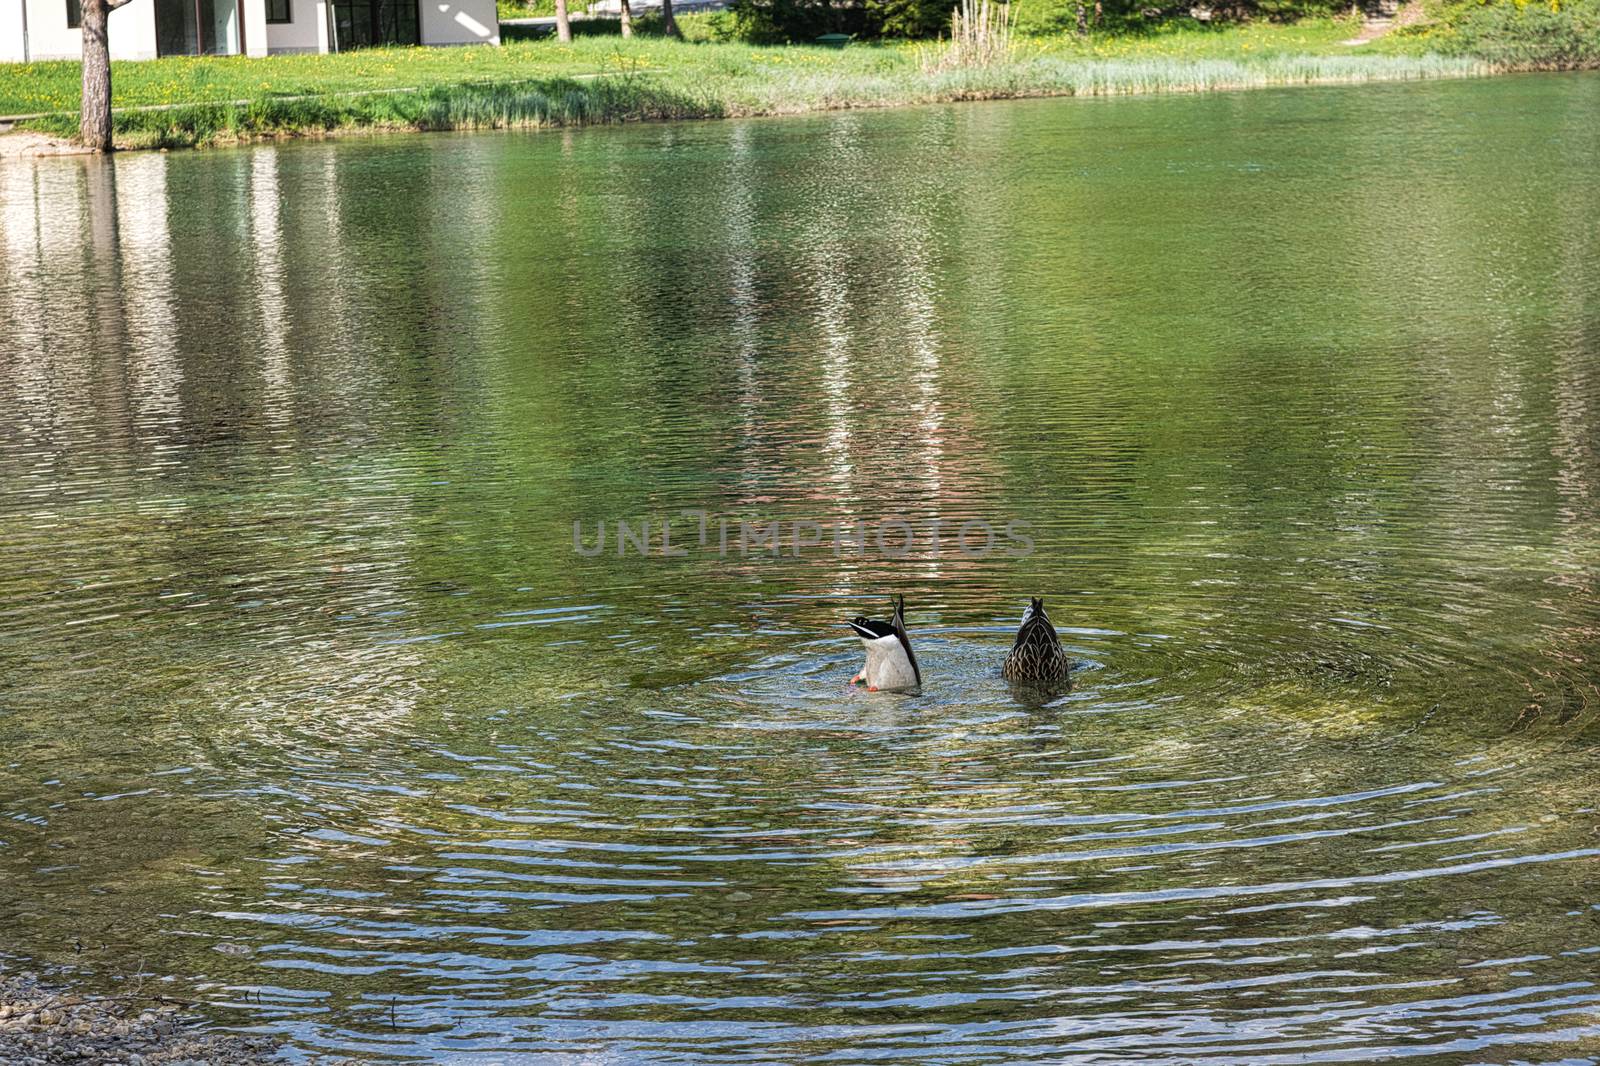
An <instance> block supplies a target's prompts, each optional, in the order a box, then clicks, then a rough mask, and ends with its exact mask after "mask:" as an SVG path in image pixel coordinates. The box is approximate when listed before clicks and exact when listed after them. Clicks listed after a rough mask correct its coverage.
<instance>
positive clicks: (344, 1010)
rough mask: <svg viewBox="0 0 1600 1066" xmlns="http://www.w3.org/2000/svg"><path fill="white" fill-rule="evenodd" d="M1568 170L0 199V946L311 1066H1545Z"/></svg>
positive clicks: (1584, 899) (1592, 1046)
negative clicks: (272, 1045)
mask: <svg viewBox="0 0 1600 1066" xmlns="http://www.w3.org/2000/svg"><path fill="white" fill-rule="evenodd" d="M1597 119H1600V76H1596V75H1592V74H1591V75H1560V76H1530V77H1507V78H1499V79H1492V80H1481V81H1471V82H1456V83H1441V84H1419V85H1391V86H1377V87H1364V88H1325V89H1296V90H1282V91H1259V92H1253V93H1245V94H1231V95H1213V96H1199V97H1192V98H1183V99H1179V98H1170V99H1130V100H1098V101H1071V100H1066V101H1037V102H1023V103H1008V104H999V105H966V106H956V107H939V108H929V109H919V110H908V111H899V112H883V113H841V114H835V115H824V116H817V117H809V118H801V119H786V120H776V121H771V120H769V121H752V122H723V123H710V124H700V125H683V126H655V127H647V128H633V129H617V130H591V131H584V132H579V133H545V134H537V135H510V134H494V135H473V136H448V135H439V136H418V137H408V138H394V139H372V140H361V141H354V140H352V141H347V142H337V143H323V144H289V145H283V146H276V147H275V146H262V147H255V148H250V149H241V150H237V151H212V152H193V153H187V154H172V155H163V154H141V155H126V156H120V157H116V158H114V159H112V160H109V161H106V160H96V159H87V160H85V159H46V160H39V161H34V162H8V163H5V164H0V561H3V568H0V955H3V957H4V958H5V959H7V960H8V962H9V965H11V966H13V967H16V966H28V967H34V968H59V969H60V970H61V971H64V972H65V973H64V976H65V978H66V979H69V980H73V981H78V982H81V983H83V984H84V985H85V986H86V987H91V988H99V989H108V988H112V989H117V988H121V989H125V988H126V987H127V986H128V984H129V983H130V982H132V981H135V980H137V979H138V977H139V975H140V974H145V975H149V976H148V977H146V978H145V981H146V987H148V986H149V985H150V983H151V982H155V981H158V980H160V981H162V982H163V983H162V984H161V985H160V987H162V988H163V989H165V990H166V991H167V992H168V993H169V994H171V995H176V996H181V997H184V998H191V999H195V1000H197V1001H200V1002H201V1003H202V1004H204V1005H205V1007H204V1009H205V1011H206V1012H207V1013H208V1014H209V1016H211V1017H212V1018H213V1019H214V1020H216V1021H218V1022H220V1023H223V1024H227V1025H233V1026H240V1027H252V1028H256V1029H258V1030H261V1031H266V1032H273V1033H278V1034H282V1035H284V1036H285V1037H287V1038H288V1039H289V1040H290V1041H291V1043H292V1050H293V1054H294V1055H295V1056H298V1057H300V1058H306V1057H309V1056H314V1055H317V1054H324V1053H330V1054H344V1055H350V1056H356V1057H361V1056H370V1057H373V1058H376V1059H381V1060H411V1059H424V1060H432V1061H447V1062H473V1063H478V1062H482V1063H490V1062H516V1063H534V1064H542V1063H550V1064H557V1063H559V1064H565V1063H586V1064H587V1063H606V1064H634V1063H648V1064H674V1066H678V1064H694V1066H700V1064H716V1063H741V1064H746V1063H813V1062H818V1063H839V1064H844V1063H908V1064H918V1066H922V1064H935V1063H937V1064H957V1066H973V1064H991V1063H1016V1062H1036V1063H1046V1062H1048V1063H1075V1064H1076V1063H1085V1064H1086V1063H1104V1062H1120V1061H1139V1062H1161V1063H1180V1062H1181V1063H1206V1064H1224V1063H1239V1064H1272V1063H1289V1062H1296V1063H1301V1062H1352V1063H1354V1062H1370V1061H1375V1060H1379V1059H1400V1058H1412V1059H1416V1060H1419V1061H1437V1062H1452V1063H1454V1062H1460V1063H1469V1062H1474V1063H1475V1062H1512V1061H1530V1062H1533V1061H1537V1062H1550V1061H1558V1060H1560V1061H1566V1062H1594V1061H1596V1060H1597V1059H1600V987H1597V983H1596V982H1597V979H1600V887H1597V886H1600V877H1597V874H1600V865H1597V863H1596V858H1597V856H1600V797H1597V788H1600V772H1597V768H1600V762H1597V752H1596V742H1597V740H1600V733H1597V730H1596V725H1595V723H1596V717H1597V713H1600V698H1597V689H1596V686H1597V685H1600V671H1597V667H1596V657H1597V655H1600V598H1597V595H1600V195H1597V192H1596V190H1597V188H1600V186H1597V184H1596V175H1600V121H1597ZM686 509H687V510H698V511H704V512H707V514H708V515H709V518H708V524H707V530H708V535H707V536H706V538H705V541H704V543H702V541H701V539H700V530H699V524H698V521H699V520H698V518H697V517H696V516H694V515H688V516H685V515H683V514H682V513H681V512H682V511H684V510H686ZM669 519H670V520H671V521H672V522H673V525H672V528H671V532H670V536H671V538H672V550H673V552H674V553H676V552H679V551H681V552H682V553H683V554H681V555H680V554H673V555H671V556H666V555H663V554H662V552H661V551H660V548H661V543H660V527H661V523H662V522H663V521H664V520H669ZM619 521H627V522H629V523H630V528H632V529H637V528H638V526H639V525H640V524H641V523H642V522H646V521H648V522H649V523H651V535H650V541H649V544H650V547H651V549H652V551H651V553H650V554H641V553H639V552H638V551H637V550H634V549H633V548H632V547H631V546H628V545H625V550H624V551H623V552H622V554H620V555H619V553H618V551H617V545H616V542H615V539H614V533H615V530H616V523H617V522H619ZM575 522H576V523H578V524H579V532H580V540H579V544H580V545H583V546H585V548H586V550H587V549H588V548H589V547H592V546H593V545H594V543H595V537H596V533H597V530H598V529H599V528H601V527H602V526H604V527H606V528H607V529H608V530H609V531H610V532H611V533H612V534H613V539H612V540H611V541H609V542H608V543H607V545H606V548H605V550H604V551H602V552H601V553H600V554H597V555H594V556H592V557H591V556H587V555H584V554H581V553H579V552H577V551H575V550H574V539H573V527H574V523H575ZM723 522H728V523H731V524H732V525H731V527H730V528H731V529H732V530H733V531H734V532H733V533H732V534H731V538H732V543H731V544H730V547H729V548H728V550H726V551H723V550H721V548H720V538H719V530H720V529H721V528H722V523H723ZM772 522H779V523H782V525H780V526H779V527H778V528H779V529H780V531H781V530H785V529H788V530H791V531H792V530H794V529H796V528H803V529H804V530H806V531H807V535H806V536H805V537H803V539H809V530H810V528H811V527H810V526H809V525H803V524H805V523H816V525H817V528H818V530H819V531H822V533H823V536H822V543H820V544H817V545H809V544H807V545H802V547H801V548H800V549H799V550H796V549H795V547H794V544H793V542H792V533H781V534H780V549H781V550H779V551H776V552H775V551H772V550H769V549H768V548H767V546H765V545H758V546H755V547H753V548H750V547H748V546H745V547H746V548H747V549H748V550H741V543H740V541H739V540H738V537H739V532H738V531H739V530H742V529H746V528H747V526H746V523H755V524H756V526H757V528H760V529H765V528H767V526H768V524H770V523H772ZM895 522H904V523H906V524H907V525H908V526H909V527H910V528H911V529H912V532H913V534H914V536H915V538H916V539H915V540H914V541H913V543H912V544H911V545H910V550H908V551H901V550H899V548H898V543H897V542H896V541H895V537H894V536H891V537H890V538H889V542H888V543H886V544H885V545H884V546H880V545H878V544H877V543H876V542H875V540H874V539H873V535H872V532H871V531H874V530H881V529H884V528H885V527H886V523H888V524H889V525H888V527H887V528H890V529H899V528H902V527H899V526H896V525H893V524H892V523H895ZM856 523H860V524H861V528H862V529H863V530H865V531H868V532H867V534H866V537H867V543H866V545H865V547H864V548H858V547H856V546H855V545H854V544H851V543H846V544H843V545H839V544H838V542H837V541H836V540H835V539H832V535H833V534H835V533H836V532H837V529H838V528H839V527H840V526H843V527H844V528H846V529H853V528H855V524H856ZM935 523H937V524H938V533H937V534H936V533H935V532H934V524H935ZM963 528H966V530H967V531H968V533H969V538H968V541H967V542H966V548H968V549H971V548H973V547H974V546H976V547H979V548H983V547H985V546H986V545H985V544H984V542H983V540H982V537H981V535H980V532H981V531H982V530H984V529H989V530H993V531H996V532H997V535H998V540H997V542H996V544H995V545H994V546H993V550H989V551H984V550H976V551H974V550H963V544H962V543H961V542H960V541H959V539H958V537H957V536H956V534H957V533H958V532H959V531H960V530H962V529H963ZM1008 529H1009V530H1011V531H1013V532H1017V533H1020V534H1021V538H1026V542H1024V540H1023V539H1021V538H1012V537H1009V536H1008V535H1007V533H1006V531H1007V530H1008ZM786 541H787V542H786ZM890 593H904V594H905V596H906V598H907V604H908V616H909V621H910V625H911V628H912V637H913V640H914V642H915V644H916V647H917V651H918V656H919V659H920V662H921V666H922V672H923V675H924V681H925V684H924V688H923V691H922V692H921V693H920V694H918V695H909V696H908V695H890V694H882V693H880V694H870V693H867V692H865V691H861V690H849V689H847V687H846V684H845V682H846V680H847V679H848V678H849V677H850V675H851V674H852V673H854V672H855V670H856V669H858V668H859V666H860V662H861V653H860V649H859V645H858V644H857V643H856V641H855V640H854V638H853V637H852V636H851V635H850V633H849V631H848V630H846V629H844V628H842V623H843V622H844V621H845V620H846V619H848V618H849V617H851V616H853V615H856V614H861V613H866V614H873V615H881V614H883V613H884V611H885V608H886V605H887V597H888V595H889V594H890ZM1032 595H1042V596H1044V597H1045V598H1046V602H1047V605H1048V606H1049V609H1050V612H1051V615H1052V617H1053V618H1054V620H1055V622H1056V624H1057V627H1058V628H1059V630H1060V632H1061V634H1062V637H1063V639H1064V641H1065V643H1066V644H1067V645H1068V647H1069V650H1070V651H1071V653H1072V655H1073V656H1074V658H1075V659H1076V660H1077V661H1078V663H1079V669H1078V672H1077V681H1076V684H1075V685H1074V687H1073V688H1072V690H1071V691H1070V692H1067V693H1064V694H1062V693H1057V694H1054V695H1053V696H1051V695H1046V696H1038V695H1036V694H1029V693H1022V692H1017V691H1013V690H1012V689H1010V688H1008V687H1007V686H1006V684H1005V683H1004V682H1003V681H1001V679H1000V677H999V675H998V666H999V661H1000V657H1001V656H1002V655H1003V654H1004V651H1005V649H1006V647H1007V646H1008V644H1009V641H1010V637H1011V634H1012V633H1013V632H1014V630H1015V627H1016V622H1017V618H1018V616H1019V615H1020V613H1021V610H1022V607H1023V605H1024V604H1025V602H1026V599H1027V597H1029V596H1032Z"/></svg>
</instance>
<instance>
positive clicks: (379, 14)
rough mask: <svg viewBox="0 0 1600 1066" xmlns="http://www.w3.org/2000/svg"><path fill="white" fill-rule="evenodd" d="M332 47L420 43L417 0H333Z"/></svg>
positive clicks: (338, 48) (366, 46)
mask: <svg viewBox="0 0 1600 1066" xmlns="http://www.w3.org/2000/svg"><path fill="white" fill-rule="evenodd" d="M333 28H334V35H335V41H334V47H335V48H336V49H337V50H338V51H341V52H343V51H345V50H347V49H350V48H370V47H372V46H373V45H383V44H421V43H422V34H421V30H420V28H419V26H418V20H417V0H334V4H333Z"/></svg>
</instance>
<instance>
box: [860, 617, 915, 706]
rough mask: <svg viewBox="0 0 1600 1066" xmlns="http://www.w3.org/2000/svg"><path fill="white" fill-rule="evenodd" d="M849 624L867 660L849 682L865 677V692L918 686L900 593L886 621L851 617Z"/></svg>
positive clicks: (913, 656) (862, 679)
mask: <svg viewBox="0 0 1600 1066" xmlns="http://www.w3.org/2000/svg"><path fill="white" fill-rule="evenodd" d="M850 628H851V629H853V630H855V631H856V636H858V637H860V638H861V643H862V645H863V646H865V647H866V649H867V664H866V665H865V666H863V667H862V668H861V672H860V673H859V674H857V675H856V676H855V677H852V678H851V679H850V683H851V684H852V685H854V684H857V683H859V682H862V681H865V682H866V683H867V691H868V692H877V691H879V690H880V689H907V688H920V687H921V686H922V671H921V670H919V669H917V655H916V653H915V652H913V651H912V650H911V638H910V637H909V636H907V635H906V598H905V597H904V596H901V597H900V598H899V599H898V600H897V601H896V602H895V605H894V614H893V615H892V616H891V617H890V619H889V621H887V622H878V621H875V620H873V619H871V618H862V617H859V616H858V617H856V618H854V619H851V621H850Z"/></svg>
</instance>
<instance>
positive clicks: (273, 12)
mask: <svg viewBox="0 0 1600 1066" xmlns="http://www.w3.org/2000/svg"><path fill="white" fill-rule="evenodd" d="M267 21H268V22H293V21H294V20H293V19H291V18H290V17H289V0H267Z"/></svg>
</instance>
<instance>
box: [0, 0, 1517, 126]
mask: <svg viewBox="0 0 1600 1066" xmlns="http://www.w3.org/2000/svg"><path fill="white" fill-rule="evenodd" d="M1353 29H1354V25H1353V24H1352V23H1350V22H1344V21H1335V20H1322V21H1317V22H1310V23H1305V22H1302V23H1299V24H1295V25H1289V26H1283V25H1273V24H1269V23H1255V24H1249V25H1242V26H1231V27H1226V28H1220V29H1210V28H1204V29H1200V28H1195V27H1194V26H1193V25H1192V24H1189V25H1188V26H1182V25H1180V26H1177V27H1174V28H1170V29H1162V30H1157V31H1153V32H1149V33H1143V34H1139V35H1136V36H1126V37H1091V38H1088V39H1087V40H1079V39H1076V38H1072V37H1061V36H1051V37H1039V38H1027V37H1024V38H1022V39H1020V40H1019V41H1018V42H1017V44H1016V45H1015V47H1014V48H1013V50H1012V52H1011V55H1010V57H1009V58H1008V59H1006V60H1004V61H1002V62H998V63H995V64H992V65H989V66H982V67H972V68H957V69H942V70H941V69H933V68H934V67H935V64H932V63H930V62H929V58H930V55H931V52H930V49H934V48H938V47H941V46H938V45H926V44H925V45H920V46H919V45H914V44H882V45H855V46H852V47H850V48H846V49H843V50H835V49H825V48H809V47H776V48H774V47H757V46H750V45H742V44H732V43H709V42H703V41H702V42H693V41H691V42H687V43H685V42H676V41H667V40H662V39H659V38H655V39H652V38H636V39H634V40H633V41H628V42H623V41H621V40H620V39H618V38H614V37H589V38H579V39H578V40H576V41H574V42H573V43H572V44H570V45H561V44H558V43H556V42H554V41H524V42H515V43H512V44H509V45H506V46H504V47H502V48H461V49H426V48H421V49H381V50H370V51H363V52H352V53H346V54H343V55H331V56H310V55H306V56H275V57H271V58H267V59H248V58H215V57H212V58H174V59H163V60H156V61H151V62H140V63H118V64H115V70H114V86H115V94H116V95H115V100H114V104H115V106H116V107H118V108H119V109H121V110H119V112H118V114H117V116H116V129H117V137H118V140H119V142H120V143H122V144H124V145H126V146H129V147H152V146H185V145H204V144H215V143H226V142H230V141H235V140H240V139H249V138H254V137H272V136H290V135H297V134H313V135H314V134H321V133H327V132H336V131H342V130H351V129H360V128H370V129H380V130H442V129H495V128H534V127H542V126H561V125H577V124H589V123H603V122H625V121H638V120H652V119H688V118H717V117H731V116H744V115H774V114H791V113H798V112H805V111H819V110H829V109H839V108H855V107H887V106H894V105H901V104H914V103H930V102H938V101H947V100H973V99H1001V98H1010V97H1026V96H1046V95H1070V96H1081V95H1111V94H1122V93H1159V92H1200V91H1208V90H1218V89H1238V88H1252V87H1258V86H1271V85H1300V84H1313V83H1338V82H1366V81H1393V80H1401V79H1414V78H1439V77H1459V76H1466V75H1471V74H1476V73H1483V72H1485V69H1486V68H1485V67H1484V66H1483V65H1482V64H1481V63H1479V62H1478V61H1475V60H1472V59H1469V58H1459V57H1458V58H1446V57H1441V56H1437V55H1433V54H1431V53H1427V52H1425V51H1423V50H1422V49H1421V48H1418V47H1416V44H1415V43H1412V44H1411V45H1406V44H1405V43H1404V42H1401V43H1400V44H1399V45H1398V46H1396V47H1390V48H1389V49H1388V50H1387V51H1384V50H1380V49H1377V48H1373V47H1372V46H1363V47H1362V48H1361V49H1351V48H1349V47H1348V46H1345V45H1343V44H1341V43H1340V42H1341V41H1342V40H1344V39H1346V38H1348V37H1349V36H1350V34H1351V33H1352V32H1353ZM77 80H78V66H77V64H76V63H35V64H27V65H10V66H0V114H25V113H34V112H57V113H55V114H48V115H46V116H45V117H42V118H37V119H31V120H29V121H27V122H26V123H24V125H26V126H28V127H31V128H35V129H40V130H43V131H45V132H50V133H56V134H62V135H70V134H71V133H72V132H73V131H74V129H75V126H76V119H75V116H74V115H73V114H72V112H73V110H74V109H75V108H76V106H77ZM141 107H156V108H159V110H136V109H137V108H141Z"/></svg>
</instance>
